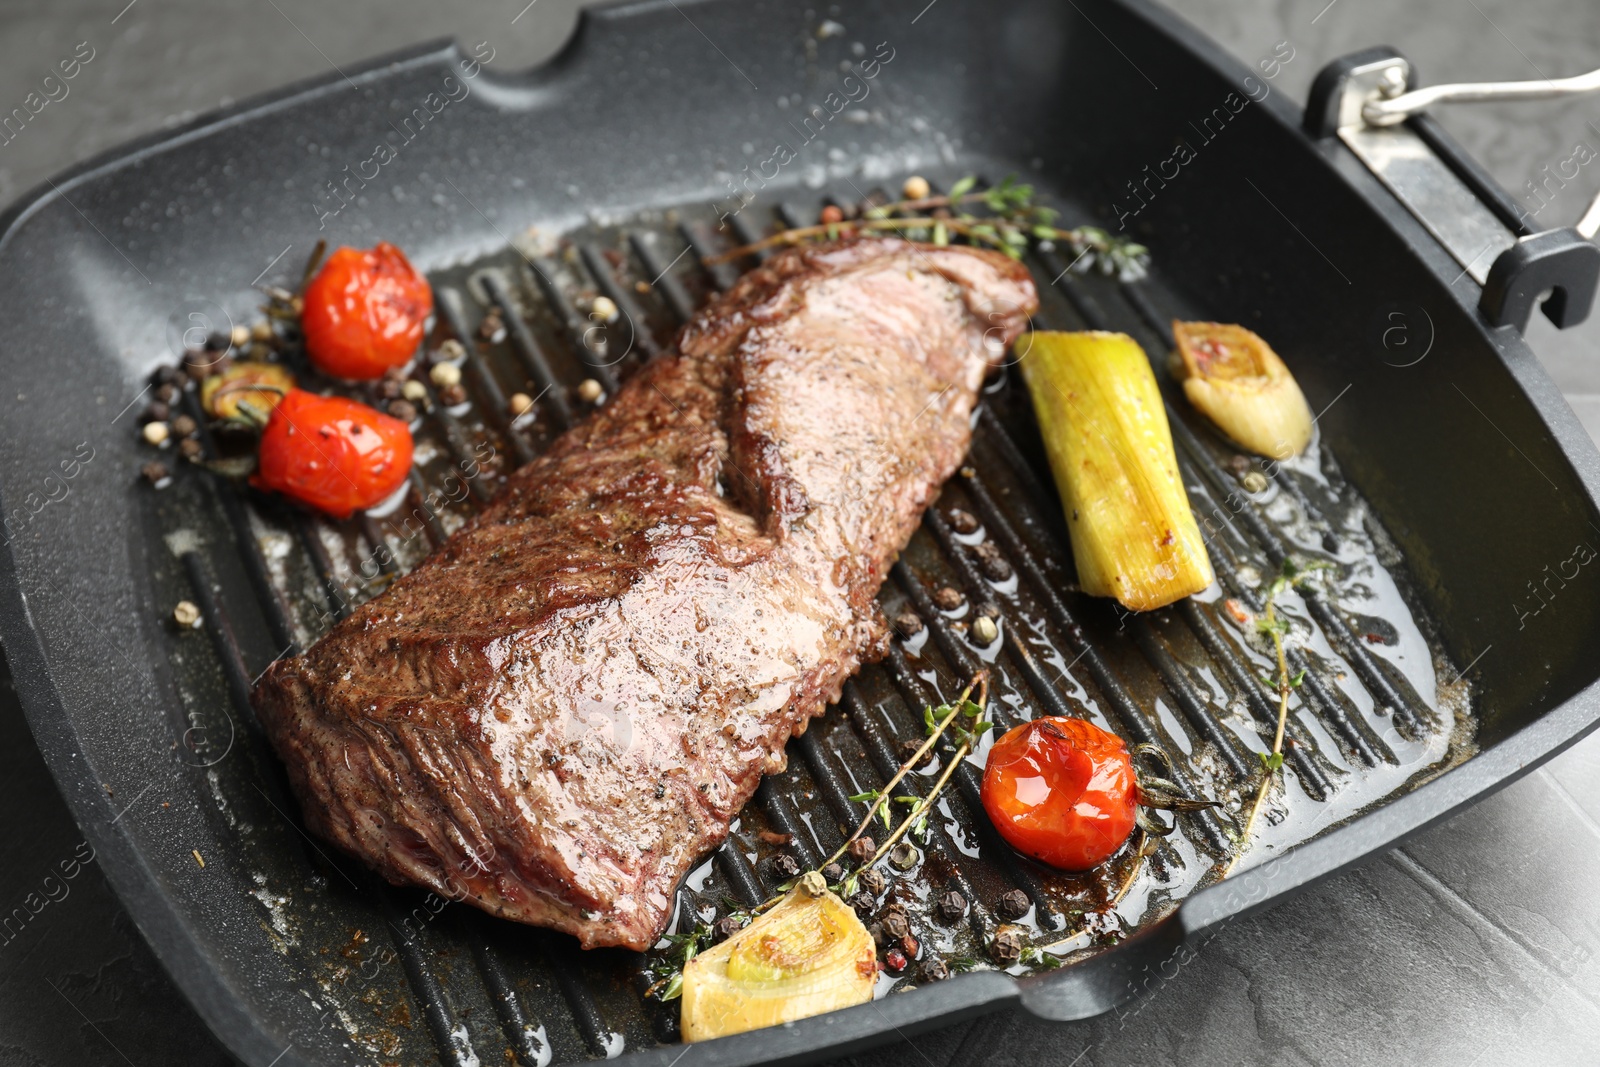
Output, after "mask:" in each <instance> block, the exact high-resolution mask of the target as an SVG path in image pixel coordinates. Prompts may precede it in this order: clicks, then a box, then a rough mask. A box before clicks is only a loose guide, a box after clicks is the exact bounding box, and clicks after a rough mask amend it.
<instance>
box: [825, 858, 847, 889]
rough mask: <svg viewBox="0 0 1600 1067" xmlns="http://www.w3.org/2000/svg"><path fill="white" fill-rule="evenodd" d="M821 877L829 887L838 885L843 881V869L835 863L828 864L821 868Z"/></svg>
mask: <svg viewBox="0 0 1600 1067" xmlns="http://www.w3.org/2000/svg"><path fill="white" fill-rule="evenodd" d="M822 877H823V878H825V879H827V882H828V884H829V885H838V884H839V883H840V882H842V881H844V868H843V867H841V866H839V865H838V864H837V863H830V864H828V865H827V866H826V867H824V868H822Z"/></svg>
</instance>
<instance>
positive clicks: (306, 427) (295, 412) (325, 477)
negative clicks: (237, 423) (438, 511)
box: [250, 389, 411, 519]
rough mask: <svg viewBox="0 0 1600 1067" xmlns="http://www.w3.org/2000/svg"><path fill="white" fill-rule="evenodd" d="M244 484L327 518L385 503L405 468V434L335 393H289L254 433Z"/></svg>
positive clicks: (403, 477)
mask: <svg viewBox="0 0 1600 1067" xmlns="http://www.w3.org/2000/svg"><path fill="white" fill-rule="evenodd" d="M259 460H260V462H259V464H258V466H257V467H256V473H255V475H254V476H253V477H252V478H251V479H250V481H251V484H253V485H255V486H256V487H258V488H261V489H275V490H277V491H278V492H280V493H283V494H284V495H286V496H292V497H294V498H295V499H296V500H299V501H302V502H303V503H306V504H310V505H311V506H312V507H314V508H317V509H319V510H321V511H325V512H327V513H328V514H329V515H332V516H333V517H335V518H339V519H347V518H349V517H350V513H351V512H353V511H355V510H357V509H359V508H370V507H372V506H373V505H374V504H378V503H380V502H382V501H383V500H384V499H386V498H387V497H388V496H389V495H390V494H391V493H393V492H394V491H395V490H396V489H398V488H400V485H401V483H402V482H404V481H405V480H406V474H407V473H408V472H409V471H410V470H411V430H410V428H409V427H408V426H406V424H405V423H403V422H401V421H400V420H399V419H393V418H390V417H389V416H388V415H384V414H382V413H381V412H378V411H374V410H373V409H372V408H369V407H367V406H366V405H365V404H358V403H356V402H355V401H354V400H346V399H345V398H344V397H341V396H318V395H317V394H316V393H309V392H306V391H305V390H304V389H291V390H289V392H288V394H287V395H286V396H285V397H284V398H283V399H282V400H281V401H279V402H278V406H277V407H275V408H273V409H272V416H271V418H270V419H269V420H268V422H267V427H266V429H265V430H263V431H262V433H261V446H260V456H259Z"/></svg>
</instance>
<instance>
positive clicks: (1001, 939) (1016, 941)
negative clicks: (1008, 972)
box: [989, 926, 1022, 966]
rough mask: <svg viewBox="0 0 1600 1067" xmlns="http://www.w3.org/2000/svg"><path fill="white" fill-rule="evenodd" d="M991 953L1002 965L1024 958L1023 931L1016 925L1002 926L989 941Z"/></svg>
mask: <svg viewBox="0 0 1600 1067" xmlns="http://www.w3.org/2000/svg"><path fill="white" fill-rule="evenodd" d="M989 954H990V955H991V956H993V957H994V959H995V962H996V963H998V964H1000V965H1001V966H1010V965H1011V964H1013V963H1016V962H1017V961H1018V960H1020V959H1021V958H1022V932H1021V931H1020V930H1018V929H1017V928H1016V927H1014V926H1002V927H1001V928H1000V929H999V930H996V931H995V935H994V940H993V941H992V942H990V943H989Z"/></svg>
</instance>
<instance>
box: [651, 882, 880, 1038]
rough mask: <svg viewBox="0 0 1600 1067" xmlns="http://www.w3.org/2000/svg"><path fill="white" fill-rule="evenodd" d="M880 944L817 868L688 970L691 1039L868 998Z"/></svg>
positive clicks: (685, 1026)
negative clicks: (830, 886) (829, 885)
mask: <svg viewBox="0 0 1600 1067" xmlns="http://www.w3.org/2000/svg"><path fill="white" fill-rule="evenodd" d="M877 972H878V964H877V947H876V946H875V945H874V944H873V941H872V935H871V934H869V933H868V932H867V928H866V927H865V926H863V925H861V920H860V919H859V918H857V917H856V913H855V909H853V908H852V907H850V905H848V904H846V903H845V902H844V901H843V900H840V899H839V897H838V896H837V895H835V894H834V893H832V892H830V891H829V889H828V887H827V885H826V883H825V882H823V880H822V876H821V875H820V874H817V873H816V872H814V871H813V872H812V873H810V874H808V875H806V877H805V878H803V879H801V881H800V884H799V885H797V886H795V888H794V889H793V890H791V891H790V893H789V895H788V896H786V897H784V898H783V899H782V900H780V901H779V902H778V903H777V904H775V905H773V907H772V910H771V911H768V912H766V913H765V914H764V915H761V916H759V917H758V918H757V919H756V920H755V921H754V922H752V923H751V924H750V925H749V926H746V927H745V928H744V929H743V930H740V931H739V932H738V933H736V934H734V935H733V936H732V937H730V938H728V940H726V941H724V942H722V944H720V945H716V946H714V947H712V948H709V949H706V950H705V951H704V952H702V953H700V954H699V955H697V956H695V957H694V958H693V959H692V960H690V961H689V963H688V964H687V965H686V966H685V967H684V969H683V1006H682V1009H681V1013H680V1015H679V1022H680V1029H681V1030H682V1032H683V1039H684V1040H685V1041H705V1040H708V1039H710V1038H713V1037H725V1036H727V1035H728V1034H740V1033H744V1032H745V1031H746V1030H756V1029H759V1028H761V1027H763V1026H776V1025H777V1024H779V1023H787V1022H793V1021H794V1020H796V1019H804V1018H806V1017H808V1016H811V1015H820V1014H822V1013H823V1012H825V1011H834V1010H836V1009H838V1008H848V1007H851V1006H853V1005H856V1004H865V1003H866V1002H867V1001H869V1000H871V999H872V991H873V988H874V986H875V985H876V984H877Z"/></svg>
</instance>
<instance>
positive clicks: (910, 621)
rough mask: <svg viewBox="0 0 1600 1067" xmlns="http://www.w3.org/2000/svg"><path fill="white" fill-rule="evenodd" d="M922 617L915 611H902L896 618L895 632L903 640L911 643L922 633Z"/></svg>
mask: <svg viewBox="0 0 1600 1067" xmlns="http://www.w3.org/2000/svg"><path fill="white" fill-rule="evenodd" d="M922 629H923V627H922V616H920V615H918V614H917V613H916V612H914V611H902V612H901V613H900V614H898V615H896V616H895V617H894V632H895V633H897V634H899V635H900V638H901V640H905V641H909V640H910V639H911V638H913V637H915V636H917V635H918V634H920V633H921V632H922Z"/></svg>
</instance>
